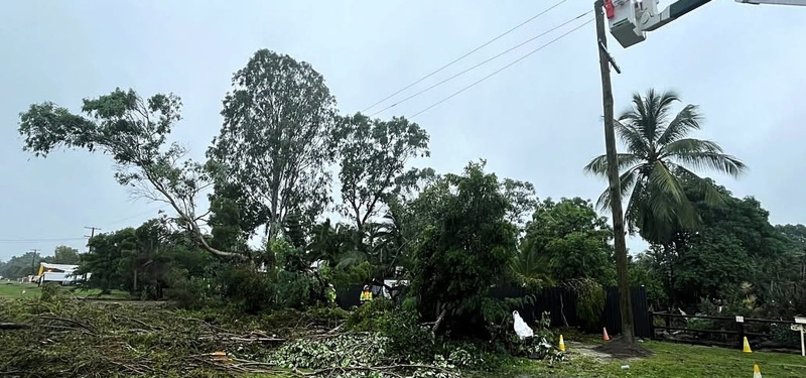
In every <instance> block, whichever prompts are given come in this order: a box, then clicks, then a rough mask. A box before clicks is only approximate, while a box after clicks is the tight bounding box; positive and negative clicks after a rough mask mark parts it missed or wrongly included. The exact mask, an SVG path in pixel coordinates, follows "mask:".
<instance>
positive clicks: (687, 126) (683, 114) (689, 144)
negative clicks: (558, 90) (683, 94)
mask: <svg viewBox="0 0 806 378" xmlns="http://www.w3.org/2000/svg"><path fill="white" fill-rule="evenodd" d="M678 101H679V98H678V96H677V94H676V93H674V92H664V93H658V92H655V90H653V89H650V90H649V91H647V93H646V95H645V96H641V95H640V94H638V93H636V94H634V95H633V108H632V109H630V110H627V111H625V112H624V113H622V114H621V115H620V116H619V118H618V122H616V123H615V128H616V132H617V134H618V136H619V137H620V138H621V140H622V142H623V143H624V144H625V145H626V150H627V152H626V153H621V154H619V156H618V161H619V167H618V168H619V171H620V172H621V177H620V181H621V192H622V193H621V194H622V195H628V196H629V202H628V204H627V208H626V209H625V218H626V221H627V222H628V226H629V228H630V229H631V230H635V229H638V230H640V232H641V236H643V237H644V238H645V239H647V240H649V241H650V242H653V243H661V244H664V243H668V242H669V241H670V239H671V236H672V230H673V229H674V227H677V226H678V225H679V226H681V227H683V228H687V229H690V228H693V227H695V226H696V225H698V224H699V217H698V215H697V213H696V212H695V211H694V208H693V205H692V204H691V202H690V201H689V200H688V198H687V197H686V193H685V189H684V185H683V183H682V181H683V180H686V181H689V182H690V185H693V186H696V187H697V188H698V189H700V190H701V191H702V192H704V193H705V195H706V196H705V197H706V199H707V201H708V202H709V203H711V204H717V203H719V202H720V201H721V196H720V195H719V193H718V192H717V191H716V190H715V187H714V185H713V183H712V182H711V181H710V180H707V179H703V178H700V177H699V176H697V175H696V174H695V173H694V172H693V170H696V169H702V168H705V169H710V170H713V171H716V172H720V173H727V174H730V175H733V176H738V175H739V174H740V173H742V172H743V171H744V170H745V165H744V163H742V162H741V161H739V160H738V159H737V158H735V157H733V156H731V155H728V154H725V153H723V150H722V147H720V146H719V145H718V144H716V143H714V142H711V141H707V140H701V139H694V138H687V135H688V134H690V133H691V132H693V131H695V130H698V129H700V127H701V121H702V115H701V114H700V113H699V111H698V108H697V106H696V105H691V104H689V105H686V106H684V107H683V109H681V110H680V111H679V112H678V113H677V114H676V115H674V117H671V115H672V113H671V112H672V109H671V107H672V105H673V104H674V103H676V102H678ZM585 170H587V171H588V172H592V173H595V174H598V175H602V176H605V175H606V172H607V159H606V157H605V156H604V155H602V156H599V157H597V158H595V159H593V161H591V162H590V163H589V164H588V165H587V166H586V167H585ZM609 199H610V196H609V193H608V191H607V190H605V192H604V193H602V195H601V196H600V197H599V204H600V205H601V206H602V208H606V207H607V206H609Z"/></svg>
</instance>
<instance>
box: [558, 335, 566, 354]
mask: <svg viewBox="0 0 806 378" xmlns="http://www.w3.org/2000/svg"><path fill="white" fill-rule="evenodd" d="M559 349H560V352H565V341H564V340H563V335H560V345H559Z"/></svg>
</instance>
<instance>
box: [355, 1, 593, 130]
mask: <svg viewBox="0 0 806 378" xmlns="http://www.w3.org/2000/svg"><path fill="white" fill-rule="evenodd" d="M591 12H593V11H587V12H585V13H582V14H580V15H579V16H576V17H574V18H572V19H570V20H568V21H565V22H563V23H561V24H559V25H557V26H555V27H553V28H551V29H549V30H546V31H544V32H542V33H540V34H538V35H536V36H534V37H532V38H529V39H527V40H525V41H523V42H521V43H519V44H517V45H515V46H513V47H510V48H508V49H506V50H504V51H502V52H500V53H498V54H496V55H493V56H491V57H489V58H487V59H485V60H483V61H481V62H479V63H477V64H475V65H473V66H471V67H469V68H467V69H465V70H463V71H460V72H459V73H456V74H454V75H453V76H450V77H448V78H447V79H444V80H442V81H439V82H437V83H436V84H433V85H431V86H430V87H428V88H425V89H423V90H421V91H418V92H415V93H414V94H412V95H410V96H408V97H406V98H404V99H402V100H400V101H398V102H396V103H394V104H392V105H389V106H387V107H385V108H383V109H381V110H378V111H377V112H375V113H372V114H371V115H370V117H374V116H375V115H377V114H378V113H382V112H384V111H387V110H389V109H391V108H393V107H395V106H398V105H400V104H402V103H404V102H406V101H408V100H411V99H413V98H415V97H417V96H419V95H421V94H423V93H425V92H428V91H430V90H432V89H434V88H436V87H438V86H440V85H442V84H445V83H447V82H448V81H451V80H453V79H455V78H457V77H459V76H462V75H464V74H466V73H468V72H470V71H472V70H474V69H476V68H479V67H481V66H482V65H484V64H487V63H489V62H491V61H493V60H495V59H497V58H499V57H501V56H503V55H505V54H507V53H509V52H511V51H513V50H515V49H517V48H520V47H522V46H523V45H526V44H528V43H530V42H532V41H534V40H536V39H538V38H540V37H542V36H544V35H546V34H549V33H551V32H553V31H555V30H557V29H560V28H562V27H563V26H565V25H568V24H570V23H572V22H574V21H576V20H578V19H580V18H582V17H585V16H586V15H588V14H590V13H591Z"/></svg>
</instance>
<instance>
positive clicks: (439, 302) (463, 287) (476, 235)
mask: <svg viewBox="0 0 806 378" xmlns="http://www.w3.org/2000/svg"><path fill="white" fill-rule="evenodd" d="M438 185H440V188H439V189H437V190H435V191H433V192H430V191H428V190H426V191H425V192H424V196H423V197H422V200H424V201H426V203H429V204H431V206H435V207H436V208H435V209H434V212H435V213H434V216H435V217H434V218H433V219H434V223H432V224H431V225H429V226H427V227H425V229H424V230H423V233H422V237H421V240H420V241H419V243H418V246H417V247H416V248H415V254H414V255H415V256H414V257H415V266H414V271H413V279H412V290H413V292H414V293H416V295H417V298H418V307H419V310H420V313H421V314H422V315H423V316H425V317H427V318H431V319H434V318H436V319H437V323H436V325H435V328H436V329H439V327H440V325H441V324H443V323H444V325H445V328H446V329H450V330H453V331H456V332H458V333H465V334H466V333H468V332H470V333H472V332H478V330H479V329H483V324H480V323H481V321H482V320H483V319H484V314H483V313H482V306H483V303H484V302H485V300H486V298H487V293H488V290H489V288H490V286H491V285H493V284H495V283H497V282H499V281H500V280H501V279H502V277H503V276H504V275H505V273H506V267H507V263H508V262H509V261H510V260H511V259H512V256H513V254H514V251H515V247H516V234H517V230H516V228H515V226H513V225H512V224H511V223H509V222H508V221H507V220H506V219H505V215H506V211H507V208H508V206H509V204H508V203H507V198H506V197H505V196H504V195H503V194H502V192H501V186H500V184H499V182H498V179H497V177H496V176H495V175H494V174H487V173H485V172H484V171H483V164H478V163H471V164H469V165H468V166H467V168H465V172H464V174H463V175H447V176H446V180H445V183H444V184H438ZM445 188H447V190H443V189H445ZM436 194H439V195H440V196H442V197H443V198H442V199H441V200H439V201H432V199H433V195H436Z"/></svg>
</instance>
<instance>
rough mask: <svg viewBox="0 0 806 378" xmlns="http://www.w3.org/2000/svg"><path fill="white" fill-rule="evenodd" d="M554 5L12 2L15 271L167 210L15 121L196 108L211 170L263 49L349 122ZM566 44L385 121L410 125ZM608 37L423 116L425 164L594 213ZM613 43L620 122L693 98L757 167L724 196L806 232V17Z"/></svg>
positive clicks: (450, 87)
mask: <svg viewBox="0 0 806 378" xmlns="http://www.w3.org/2000/svg"><path fill="white" fill-rule="evenodd" d="M554 3H556V1H555V0H549V1H501V0H495V1H493V0H488V1H472V2H471V1H459V0H456V1H426V0H422V1H414V0H405V1H402V0H400V1H369V0H367V1H299V0H295V1H290V0H289V1H254V2H241V1H226V2H216V3H213V2H195V1H194V2H189V1H186V2H181V1H175V2H164V1H136V2H135V1H114V2H100V1H70V2H66V1H29V0H26V1H3V2H2V3H0V47H1V48H2V50H0V54H2V59H0V68H1V69H0V124H1V125H2V127H0V178H2V179H0V260H5V259H8V258H9V257H10V256H12V255H15V254H19V253H21V252H23V251H25V250H28V249H31V248H39V249H42V250H43V251H44V253H45V254H52V251H53V248H54V247H55V246H56V245H59V244H66V245H71V246H74V247H78V248H80V249H82V250H83V248H84V247H83V245H84V243H85V242H84V241H83V240H81V239H80V238H81V237H82V236H83V235H84V234H85V231H86V230H84V229H83V227H84V226H97V227H101V228H102V229H103V230H104V231H109V230H114V229H118V228H121V227H125V226H129V225H132V226H135V225H139V224H140V223H141V222H142V221H144V220H146V219H148V218H149V217H152V216H154V215H156V209H157V208H159V205H157V204H153V203H148V202H146V201H144V200H135V199H132V197H131V195H130V194H129V192H127V190H126V189H125V188H123V187H121V186H119V185H118V184H117V183H116V182H115V181H114V179H113V177H112V174H113V171H114V166H113V165H112V163H111V160H110V159H109V158H108V157H106V156H102V155H91V154H89V153H86V152H55V153H53V154H51V156H50V157H48V158H47V159H38V158H33V157H32V156H30V155H28V154H27V153H24V152H22V151H21V146H22V141H21V139H20V137H19V135H18V133H17V131H16V130H17V127H18V120H19V119H18V114H19V112H21V111H24V110H26V109H27V107H28V106H29V105H30V104H31V103H35V102H42V101H54V102H56V103H58V104H60V105H63V106H67V107H70V108H71V109H73V110H78V107H79V106H80V103H81V99H82V98H85V97H94V96H98V95H101V94H105V93H108V92H109V91H111V90H113V89H114V88H115V87H122V88H134V89H135V90H137V91H138V92H139V93H140V94H142V95H151V94H153V93H155V92H173V93H175V94H177V95H179V96H181V97H182V99H183V102H184V112H183V116H184V120H183V121H182V122H181V123H179V125H178V126H177V127H176V128H175V131H174V134H173V138H174V140H176V141H178V142H180V143H181V144H183V145H185V146H187V147H189V148H190V149H191V151H192V153H193V155H194V156H196V157H201V156H202V155H203V153H204V151H205V149H206V148H207V146H208V144H209V143H210V140H211V139H212V138H213V137H214V136H215V135H216V134H217V133H218V131H219V128H220V125H221V116H220V115H219V111H220V110H221V100H222V98H223V96H224V94H225V93H226V92H227V90H228V89H229V86H230V78H231V75H232V73H233V72H234V71H236V70H237V69H239V68H241V67H243V66H244V65H245V64H246V62H247V60H248V59H249V58H250V56H251V55H252V54H253V53H254V52H255V51H256V50H258V49H261V48H268V49H271V50H274V51H277V52H281V53H286V54H289V55H291V56H293V57H295V58H296V59H299V60H304V61H307V62H309V63H311V64H312V65H313V67H314V68H315V69H316V70H318V71H319V72H321V73H322V74H323V75H324V77H325V79H326V80H327V85H328V86H329V88H330V90H331V92H332V93H333V94H334V95H335V96H336V98H337V100H338V104H339V109H340V110H341V111H342V112H343V113H353V112H356V111H359V110H362V109H364V108H365V107H366V106H368V105H370V104H372V103H374V102H375V101H376V100H379V99H381V98H383V97H385V96H386V95H388V94H389V93H391V92H393V91H395V90H397V89H399V88H401V87H402V86H404V85H406V84H408V83H410V82H411V81H413V80H415V79H417V78H419V77H421V76H422V75H424V74H426V73H428V72H430V71H432V70H433V69H435V68H437V67H439V66H441V65H442V64H444V63H447V62H449V61H451V60H452V59H454V58H456V57H458V56H460V55H462V54H463V53H465V52H467V51H468V50H470V49H472V48H474V47H476V46H477V45H479V44H481V43H483V42H484V41H486V40H488V39H489V38H491V37H492V36H494V35H497V34H499V33H501V32H503V31H505V30H507V29H509V28H510V27H512V26H514V25H516V24H518V23H520V22H522V21H523V20H525V19H527V18H528V17H530V16H532V15H534V14H537V13H539V12H540V11H542V10H544V9H546V8H547V7H549V6H550V5H552V4H554ZM668 3H669V2H668V1H664V2H662V4H661V6H665V5H668ZM590 8H591V1H579V0H570V1H567V2H565V3H564V4H562V5H560V6H558V7H557V8H556V9H554V10H552V11H550V12H549V13H547V14H546V15H545V16H542V17H540V18H538V19H537V20H535V21H533V22H531V23H529V24H528V25H526V26H525V27H523V28H521V29H519V30H517V31H516V32H513V33H511V34H510V35H508V36H506V37H505V38H502V39H501V40H499V41H497V42H496V43H494V44H492V45H490V46H488V47H487V48H485V49H483V50H482V51H480V52H478V53H477V54H474V55H473V56H471V57H469V58H468V59H466V60H465V61H463V62H462V63H461V64H457V65H455V66H453V67H451V69H449V70H446V72H443V73H441V74H440V75H436V76H435V77H434V78H432V80H428V81H427V82H425V83H422V85H423V87H424V86H427V85H428V84H430V83H433V82H436V81H439V80H441V79H443V78H445V77H448V76H450V75H451V74H453V73H455V72H458V71H461V70H462V69H464V68H466V67H469V66H471V65H473V64H475V63H477V62H479V61H481V60H484V59H485V58H486V57H489V56H492V55H495V54H496V53H498V52H500V51H502V50H505V49H507V48H509V47H510V46H513V45H515V44H517V43H519V42H521V41H523V40H526V39H528V38H530V37H532V36H534V35H536V34H539V33H541V32H543V31H545V30H546V29H548V28H550V27H553V26H556V25H557V24H560V23H562V22H564V21H566V20H568V19H570V18H572V17H574V16H577V15H579V14H580V13H582V12H585V11H588V10H589V9H590ZM554 36H556V34H553V35H549V36H546V37H544V38H541V39H539V40H536V41H535V42H533V43H532V44H529V45H527V46H524V47H523V48H521V49H519V50H517V51H514V52H512V53H510V54H508V55H506V56H504V57H502V58H500V59H498V60H496V61H493V62H491V63H490V64H488V65H485V66H483V67H482V68H480V69H478V70H474V71H473V72H472V73H470V74H468V75H466V76H463V77H461V78H459V79H456V80H455V81H452V82H450V83H448V84H446V85H444V86H442V87H440V88H438V89H435V90H434V91H432V92H429V93H427V94H424V95H422V96H418V97H417V98H415V99H413V100H411V101H409V102H407V103H405V104H401V105H400V106H398V107H395V108H394V109H392V110H390V111H387V112H385V113H383V114H381V115H379V116H382V117H391V116H392V115H406V116H410V115H412V114H414V113H416V112H417V111H419V110H421V109H423V108H425V107H427V106H428V105H431V104H433V103H435V102H436V101H438V100H440V99H441V98H443V97H445V96H447V95H449V94H451V93H453V92H455V91H456V90H458V89H460V88H462V87H463V86H465V85H467V84H469V83H471V82H474V81H476V80H478V79H479V78H481V77H483V76H485V75H486V74H488V73H490V72H492V71H494V70H496V69H498V68H499V67H501V66H503V65H505V64H507V63H509V62H511V61H513V60H515V59H517V57H518V56H520V55H522V54H524V53H526V52H528V51H529V50H531V49H533V48H535V47H537V46H539V45H541V44H543V43H545V42H547V41H548V40H550V39H551V38H552V37H554ZM594 40H595V39H594V27H593V24H588V25H586V26H585V27H583V28H582V29H580V30H579V31H577V32H574V33H572V34H570V35H569V36H568V37H567V38H563V39H561V40H559V41H558V42H557V43H555V44H553V45H551V46H549V47H547V48H545V49H543V50H541V51H540V52H538V53H536V54H534V55H532V56H531V57H529V58H527V59H526V60H523V61H521V62H520V63H518V64H516V65H514V66H512V67H511V68H509V69H507V70H505V71H503V72H502V73H500V74H498V75H496V76H494V77H492V78H491V79H489V80H487V81H485V82H483V83H481V84H479V85H477V86H475V87H473V88H471V89H469V90H467V91H465V92H464V93H462V94H459V95H458V96H456V97H454V98H452V99H450V100H449V101H446V102H445V103H443V104H441V105H439V106H437V107H435V108H433V109H431V110H429V111H428V112H426V113H423V114H422V115H420V116H418V117H416V118H415V119H414V120H415V121H417V122H418V123H419V124H420V125H421V126H423V127H424V128H425V129H426V130H428V132H429V133H430V135H431V158H430V159H429V160H428V161H427V162H425V163H426V164H428V165H430V166H432V167H434V168H435V169H436V170H437V171H439V172H456V171H459V170H460V169H461V168H462V167H463V166H464V165H465V164H466V163H467V162H468V161H470V160H475V159H478V158H485V159H487V162H488V168H489V170H491V171H494V172H496V173H497V174H498V175H499V176H500V177H512V178H515V179H520V180H528V181H531V182H533V183H534V184H535V186H536V188H537V191H538V195H539V196H540V197H541V198H545V197H548V196H551V197H555V198H557V197H562V196H566V197H570V196H581V197H585V198H596V196H598V194H599V193H600V192H601V190H602V189H603V188H604V185H605V183H604V182H603V181H602V180H601V179H599V178H595V177H590V176H586V175H585V174H584V173H583V171H582V167H583V166H584V165H585V164H586V163H587V162H588V161H589V160H590V159H591V158H592V157H594V156H596V155H598V154H601V153H602V152H603V149H604V143H603V138H602V127H601V123H600V116H601V99H600V95H601V88H600V81H599V73H598V62H597V57H596V47H595V42H594ZM610 43H611V50H612V53H613V55H614V56H615V58H616V59H617V62H618V63H619V65H620V66H621V68H622V69H623V72H624V73H623V74H622V75H614V77H613V83H614V91H615V100H616V109H617V111H619V110H622V109H624V108H625V107H626V106H628V101H629V99H630V94H631V93H632V92H634V91H644V90H646V89H647V88H650V87H654V88H658V89H675V90H677V91H678V92H679V93H680V95H681V96H682V98H683V100H684V101H685V102H687V103H694V104H698V105H700V106H701V107H702V111H703V112H704V113H705V116H706V122H705V127H704V129H703V130H702V131H701V132H699V133H698V134H697V136H698V137H703V138H708V139H713V140H715V141H717V142H719V143H720V144H721V145H722V146H723V147H724V148H725V149H726V150H727V151H728V152H729V153H732V154H734V155H736V156H738V157H740V158H741V159H743V160H744V161H745V162H746V163H747V164H748V165H749V166H750V170H749V172H748V173H747V174H746V175H745V176H744V177H742V178H741V179H739V180H733V179H728V178H724V177H717V179H718V180H719V181H720V183H722V184H724V185H725V186H727V187H728V188H729V189H731V190H732V191H733V192H734V193H735V194H737V195H740V196H745V195H753V196H755V197H756V198H758V199H759V200H760V201H761V203H762V205H763V206H764V207H765V208H767V209H768V210H769V211H770V218H771V220H772V221H773V222H774V223H806V201H804V193H806V190H804V187H803V186H804V184H806V179H804V176H806V168H804V167H805V165H804V161H806V148H804V147H803V146H804V140H805V139H804V137H806V125H804V123H803V120H804V119H806V106H804V105H803V103H804V99H805V98H806V93H805V92H806V69H804V67H806V48H804V46H806V45H805V43H806V8H796V7H782V6H751V5H744V4H738V3H735V2H733V1H727V0H724V1H714V2H712V3H711V4H708V5H706V6H704V7H702V8H701V9H698V10H696V11H694V12H692V13H690V14H689V15H686V16H685V17H684V18H682V19H680V20H677V21H675V22H674V23H672V24H669V25H667V26H665V27H664V28H662V29H660V30H657V31H655V32H653V33H651V34H650V35H649V38H648V40H647V41H646V42H644V43H642V44H640V45H636V46H634V47H631V48H630V49H627V50H625V49H622V48H621V47H620V46H618V45H617V43H616V42H615V40H613V39H611V42H610ZM418 88H421V87H418ZM32 239H35V240H34V241H27V240H32ZM43 239H48V240H43ZM53 239H58V240H53ZM631 247H632V249H633V251H636V250H637V249H640V248H642V243H640V242H636V241H635V240H633V241H632V242H631Z"/></svg>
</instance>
